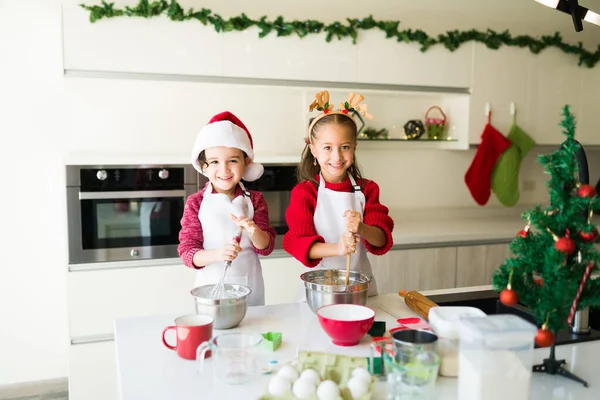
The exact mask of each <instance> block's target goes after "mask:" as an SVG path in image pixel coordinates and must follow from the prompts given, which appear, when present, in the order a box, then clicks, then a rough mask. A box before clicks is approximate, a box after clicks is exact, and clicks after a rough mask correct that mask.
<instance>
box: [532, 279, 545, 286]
mask: <svg viewBox="0 0 600 400" xmlns="http://www.w3.org/2000/svg"><path fill="white" fill-rule="evenodd" d="M533 283H535V284H536V285H538V286H539V287H541V288H543V287H544V280H543V279H542V278H534V279H533Z"/></svg>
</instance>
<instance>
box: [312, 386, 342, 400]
mask: <svg viewBox="0 0 600 400" xmlns="http://www.w3.org/2000/svg"><path fill="white" fill-rule="evenodd" d="M317 397H318V398H319V400H337V399H338V397H340V388H339V387H338V385H336V384H335V382H334V381H323V382H321V384H320V385H319V387H318V388H317Z"/></svg>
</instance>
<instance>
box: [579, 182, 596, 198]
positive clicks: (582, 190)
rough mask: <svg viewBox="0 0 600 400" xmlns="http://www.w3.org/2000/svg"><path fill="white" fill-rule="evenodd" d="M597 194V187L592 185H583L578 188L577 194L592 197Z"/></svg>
mask: <svg viewBox="0 0 600 400" xmlns="http://www.w3.org/2000/svg"><path fill="white" fill-rule="evenodd" d="M595 195H596V189H595V188H594V187H593V186H591V185H581V186H579V188H578V189H577V196H579V197H589V198H592V197H594V196H595Z"/></svg>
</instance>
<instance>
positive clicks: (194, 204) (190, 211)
mask: <svg viewBox="0 0 600 400" xmlns="http://www.w3.org/2000/svg"><path fill="white" fill-rule="evenodd" d="M205 190H206V187H205V188H204V189H202V190H201V191H199V192H198V193H194V194H192V195H191V196H189V197H188V198H187V201H186V203H185V207H184V209H183V216H182V217H181V230H180V231H179V246H177V251H178V252H179V257H181V260H182V261H183V263H184V264H185V265H186V266H187V267H190V268H194V269H201V268H203V266H202V267H197V266H195V265H194V261H193V260H194V254H196V253H197V252H198V251H200V250H203V249H204V246H203V243H204V236H203V234H202V225H201V224H200V219H199V218H198V211H199V210H200V204H201V203H202V199H203V198H204V191H205Z"/></svg>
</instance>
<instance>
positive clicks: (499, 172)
mask: <svg viewBox="0 0 600 400" xmlns="http://www.w3.org/2000/svg"><path fill="white" fill-rule="evenodd" d="M508 140H510V141H511V142H512V144H511V146H510V147H509V148H508V150H506V151H505V152H504V153H502V154H501V155H500V158H499V159H498V162H496V166H495V168H494V170H493V171H492V178H491V186H492V191H493V192H494V194H495V195H496V197H497V198H498V200H499V201H500V203H502V204H503V205H504V206H506V207H512V206H514V205H515V204H517V202H518V201H519V168H520V167H521V161H522V160H523V158H525V156H526V155H527V153H529V151H530V150H531V148H532V147H533V146H534V145H535V142H534V141H533V139H532V138H531V137H530V136H529V135H528V134H527V133H525V132H524V131H523V130H522V129H521V128H520V127H519V126H518V125H517V124H516V122H514V123H513V126H512V127H511V128H510V132H509V133H508Z"/></svg>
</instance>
